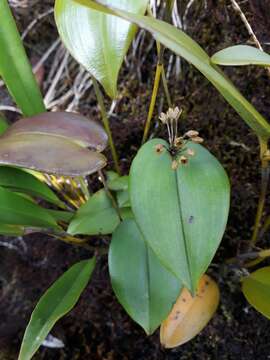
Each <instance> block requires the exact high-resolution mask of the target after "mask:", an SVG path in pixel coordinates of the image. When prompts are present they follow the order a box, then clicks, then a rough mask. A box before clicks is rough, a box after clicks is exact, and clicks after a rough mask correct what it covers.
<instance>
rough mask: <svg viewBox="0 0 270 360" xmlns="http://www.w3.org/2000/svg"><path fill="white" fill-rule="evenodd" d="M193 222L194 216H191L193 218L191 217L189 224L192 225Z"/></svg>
mask: <svg viewBox="0 0 270 360" xmlns="http://www.w3.org/2000/svg"><path fill="white" fill-rule="evenodd" d="M193 221H194V216H192V215H191V216H190V217H189V219H188V223H189V224H192V223H193Z"/></svg>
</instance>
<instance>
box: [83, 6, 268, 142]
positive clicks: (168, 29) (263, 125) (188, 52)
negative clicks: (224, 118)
mask: <svg viewBox="0 0 270 360" xmlns="http://www.w3.org/2000/svg"><path fill="white" fill-rule="evenodd" d="M76 2H78V3H80V4H82V5H85V6H87V7H89V8H92V9H96V10H98V11H101V12H104V13H106V14H112V15H116V16H119V17H121V18H123V19H126V20H128V21H131V22H133V23H134V24H136V25H138V26H140V27H141V28H143V29H145V30H147V31H149V32H150V33H151V34H152V35H153V36H154V37H155V39H156V40H157V41H159V42H160V43H161V44H163V45H164V46H166V47H167V48H169V49H170V50H171V51H173V52H175V53H176V54H177V55H179V56H181V57H183V58H184V59H186V60H187V61H189V62H190V63H191V64H193V65H194V66H195V67H196V68H197V69H198V70H199V71H200V72H201V73H202V74H203V75H204V76H205V77H206V78H207V79H208V80H209V81H210V82H211V83H212V84H213V85H214V86H215V87H216V88H217V90H218V91H219V92H220V93H221V95H222V96H223V97H224V98H225V99H226V100H227V101H228V103H229V104H230V105H231V106H232V107H233V108H234V109H235V110H236V112H237V113H238V114H239V115H240V116H241V118H242V119H243V120H244V121H245V122H246V123H247V124H248V125H249V126H250V127H251V128H252V129H253V131H254V132H255V133H256V134H257V135H258V136H260V137H261V138H263V139H266V140H267V139H269V137H270V125H269V124H268V122H267V120H266V119H265V118H264V117H263V116H262V115H261V114H260V113H259V112H258V111H257V110H256V109H255V108H254V106H253V105H252V104H251V103H250V102H249V101H248V100H246V99H245V98H244V97H243V95H242V94H241V93H240V92H239V91H238V90H237V89H236V88H235V86H234V85H233V84H232V82H231V81H230V80H228V78H227V77H226V76H225V75H224V74H223V73H222V71H221V70H220V69H219V68H218V67H217V66H216V65H215V66H214V65H212V64H211V62H210V58H209V56H208V55H207V54H206V52H205V51H204V50H203V49H202V48H201V47H200V46H199V45H198V44H197V43H196V42H195V41H194V40H193V39H192V38H190V37H189V36H188V35H187V34H185V33H184V32H183V31H181V30H179V29H177V28H175V27H174V26H172V25H170V24H168V23H165V22H164V21H161V20H157V19H154V18H152V17H149V16H142V15H139V14H131V13H130V12H127V11H124V10H120V9H116V8H114V7H112V6H111V5H108V4H107V2H104V1H99V2H96V1H93V0H76ZM103 4H104V5H103Z"/></svg>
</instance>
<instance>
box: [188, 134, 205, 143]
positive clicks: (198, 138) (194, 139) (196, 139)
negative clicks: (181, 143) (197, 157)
mask: <svg viewBox="0 0 270 360" xmlns="http://www.w3.org/2000/svg"><path fill="white" fill-rule="evenodd" d="M191 140H192V141H193V142H194V143H196V144H201V143H202V142H203V138H201V137H200V136H195V137H192V138H191Z"/></svg>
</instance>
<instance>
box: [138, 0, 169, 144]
mask: <svg viewBox="0 0 270 360" xmlns="http://www.w3.org/2000/svg"><path fill="white" fill-rule="evenodd" d="M173 5H174V0H168V1H167V2H166V10H165V21H166V22H169V20H170V16H171V13H172V9H173ZM148 14H149V16H152V17H153V14H152V12H151V9H150V7H148ZM156 46H157V53H158V63H157V67H156V74H155V80H154V86H153V91H152V96H151V102H150V106H149V110H148V115H147V119H146V123H145V127H144V133H143V139H142V143H145V141H146V139H147V137H148V133H149V129H150V125H151V120H152V118H153V113H154V109H155V105H156V100H157V94H158V89H159V84H160V79H162V84H163V88H164V92H165V95H166V99H167V102H168V105H169V107H172V100H171V96H170V93H169V89H168V84H167V79H166V75H165V70H164V65H163V54H164V50H165V48H164V46H163V45H161V44H160V42H159V41H157V42H156Z"/></svg>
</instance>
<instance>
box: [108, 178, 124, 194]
mask: <svg viewBox="0 0 270 360" xmlns="http://www.w3.org/2000/svg"><path fill="white" fill-rule="evenodd" d="M128 182H129V177H128V176H127V175H125V176H118V177H116V178H113V179H108V181H107V185H108V188H109V189H110V190H113V191H120V190H127V189H128Z"/></svg>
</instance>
